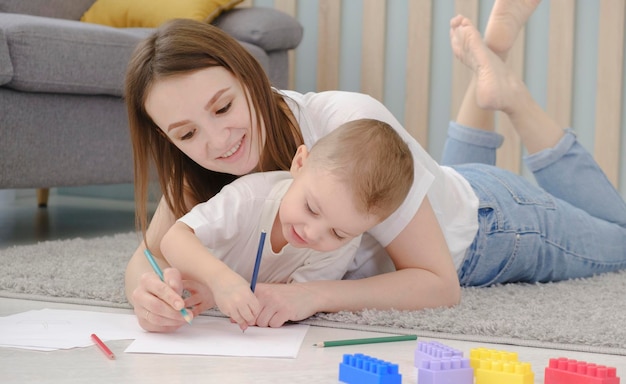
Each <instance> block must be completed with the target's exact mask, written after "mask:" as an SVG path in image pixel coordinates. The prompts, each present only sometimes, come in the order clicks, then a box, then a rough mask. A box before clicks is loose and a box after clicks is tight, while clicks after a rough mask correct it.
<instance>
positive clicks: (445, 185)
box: [280, 91, 478, 276]
mask: <svg viewBox="0 0 626 384" xmlns="http://www.w3.org/2000/svg"><path fill="white" fill-rule="evenodd" d="M280 92H282V93H283V94H284V95H285V96H286V97H285V100H286V102H287V104H288V105H289V107H290V109H291V110H292V112H293V114H294V116H295V117H296V119H297V121H298V123H299V124H300V129H301V131H302V135H303V137H304V142H305V144H306V146H307V147H308V148H310V147H311V146H312V145H313V144H314V143H315V142H316V141H317V140H319V139H320V138H321V137H323V136H325V135H326V134H328V133H329V132H331V131H332V130H334V129H335V128H337V127H339V126H340V125H342V124H343V123H345V122H347V121H350V120H356V119H363V118H370V119H377V120H381V121H384V122H386V123H388V124H390V125H391V126H392V127H393V128H394V129H395V130H396V131H397V132H398V133H399V134H400V136H401V137H402V138H403V139H404V141H406V142H407V143H408V145H409V147H410V149H411V152H412V153H413V159H414V165H415V167H414V168H415V177H414V179H415V181H414V183H413V187H412V188H411V190H410V192H409V195H408V196H407V198H406V199H405V201H404V203H403V204H402V206H401V207H400V208H399V209H398V210H396V212H395V213H393V214H392V215H391V216H390V217H389V218H387V219H386V220H385V221H384V222H382V223H380V224H379V225H377V226H376V227H374V228H373V229H371V230H370V231H369V233H370V234H371V235H372V236H373V237H374V238H375V239H376V240H377V241H378V242H379V243H380V245H382V246H383V247H386V246H387V245H389V243H391V241H392V240H393V239H394V238H395V237H396V236H397V235H398V234H400V232H401V231H402V230H403V229H404V228H405V227H406V225H407V224H408V223H409V221H410V220H411V219H412V218H413V216H414V215H415V213H416V212H417V209H418V208H419V206H420V205H421V204H422V201H423V200H424V197H425V196H428V199H429V201H430V203H431V205H432V207H433V210H434V212H435V214H436V215H437V219H438V220H439V224H440V225H441V228H442V230H443V234H444V236H445V238H446V242H447V244H448V248H449V249H450V253H451V255H452V258H453V261H454V264H455V266H456V267H457V269H458V268H459V266H460V265H461V262H462V261H463V257H464V256H465V251H466V249H467V248H468V247H469V245H470V244H471V243H472V241H473V240H474V237H475V236H476V232H477V230H478V218H477V211H478V198H477V197H476V194H475V193H474V190H473V189H472V187H471V186H470V185H469V183H468V182H467V180H465V179H464V178H463V177H462V176H461V175H460V174H459V173H458V172H456V171H455V170H454V169H452V168H449V167H445V166H440V165H439V164H437V162H435V161H434V160H433V158H432V157H431V156H430V155H429V154H428V153H427V152H426V151H425V150H424V149H423V148H422V147H421V146H420V145H419V143H418V142H417V141H416V140H415V139H414V138H413V137H412V136H411V135H410V134H409V133H408V132H407V131H406V130H405V129H404V128H403V127H402V125H401V124H400V123H399V122H398V121H397V120H396V118H395V117H394V116H393V115H392V114H391V112H389V110H388V109H387V108H386V107H385V106H384V105H382V103H380V102H379V101H377V100H376V99H374V98H372V97H370V96H368V95H365V94H360V93H352V92H344V91H328V92H319V93H306V94H301V93H298V92H294V91H280ZM364 243H365V242H364ZM370 244H371V243H370ZM359 253H360V255H361V254H362V255H364V256H363V257H365V258H367V257H371V256H372V255H373V254H377V253H379V250H374V249H368V250H363V249H362V250H359ZM360 255H359V256H358V258H361V256H360ZM366 262H367V260H361V261H358V260H357V261H356V264H359V265H360V264H363V263H366ZM354 268H358V265H353V266H352V267H351V269H354ZM361 276H363V274H361Z"/></svg>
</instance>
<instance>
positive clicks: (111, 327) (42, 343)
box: [0, 309, 145, 350]
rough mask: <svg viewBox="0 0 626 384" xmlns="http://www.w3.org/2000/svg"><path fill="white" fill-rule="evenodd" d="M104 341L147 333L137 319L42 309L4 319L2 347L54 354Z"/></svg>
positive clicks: (0, 330) (0, 326)
mask: <svg viewBox="0 0 626 384" xmlns="http://www.w3.org/2000/svg"><path fill="white" fill-rule="evenodd" d="M92 333H95V334H96V335H98V337H100V339H102V340H103V341H107V340H125V339H135V338H137V337H138V336H140V335H142V334H144V333H145V332H144V331H143V330H142V329H141V327H139V325H138V324H137V319H136V318H135V316H134V315H129V314H120V313H105V312H90V311H70V310H58V309H41V310H33V311H28V312H22V313H18V314H15V315H11V316H5V317H0V345H3V346H10V347H13V348H26V349H39V350H54V349H68V348H76V347H87V346H90V345H93V341H91V338H90V335H91V334H92Z"/></svg>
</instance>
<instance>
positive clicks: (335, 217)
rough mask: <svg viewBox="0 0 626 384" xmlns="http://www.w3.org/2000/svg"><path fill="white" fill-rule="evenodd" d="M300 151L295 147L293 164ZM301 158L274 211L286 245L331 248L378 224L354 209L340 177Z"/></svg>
mask: <svg viewBox="0 0 626 384" xmlns="http://www.w3.org/2000/svg"><path fill="white" fill-rule="evenodd" d="M301 148H303V147H301ZM300 154H301V152H300V150H299V151H298V154H296V159H294V164H296V162H297V161H298V160H297V157H298V156H299V155H300ZM305 158H306V156H304V158H303V159H302V160H303V162H302V163H300V165H294V166H292V169H291V173H292V175H293V178H294V180H293V183H292V184H291V186H290V187H289V189H288V190H287V193H285V196H284V197H283V199H282V202H281V204H280V209H279V213H278V214H279V218H280V222H281V228H282V233H283V236H284V237H285V240H287V242H288V243H289V244H291V245H292V246H294V247H296V248H311V249H314V250H316V251H322V252H327V251H332V250H335V249H337V248H339V247H341V246H343V245H344V244H346V243H348V242H350V240H352V239H353V238H354V237H356V236H359V235H361V234H362V233H363V232H365V231H367V230H369V229H370V228H372V227H373V226H375V225H376V224H378V223H379V220H378V219H377V218H376V217H374V216H370V215H366V214H363V213H361V212H359V211H357V209H356V208H355V205H354V202H353V196H352V191H350V190H348V188H347V187H346V184H345V183H344V182H343V181H342V180H340V179H338V178H337V177H336V176H335V175H333V174H332V173H330V172H329V171H326V170H323V169H319V168H316V167H311V166H307V165H306V164H305V162H306V159H305Z"/></svg>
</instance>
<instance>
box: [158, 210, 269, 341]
mask: <svg viewBox="0 0 626 384" xmlns="http://www.w3.org/2000/svg"><path fill="white" fill-rule="evenodd" d="M161 252H163V256H164V257H165V259H166V260H167V261H168V262H169V263H170V265H171V266H173V267H175V268H177V269H179V270H180V271H181V273H182V274H183V275H186V276H188V277H189V278H191V279H193V280H196V281H199V282H202V283H204V284H206V285H207V286H208V287H209V288H210V289H211V291H212V293H213V297H214V299H215V303H216V305H217V306H218V307H219V309H220V311H221V312H222V313H224V314H225V315H227V316H229V317H230V318H231V319H233V320H234V321H235V322H236V323H237V324H239V326H240V328H241V329H245V328H247V326H248V325H252V324H254V323H255V320H256V316H257V314H258V312H259V308H260V305H259V302H258V300H257V298H256V296H255V295H254V294H253V293H252V291H251V290H250V286H249V283H248V282H247V281H246V280H245V279H244V278H242V277H241V276H239V275H238V274H237V273H235V272H234V271H233V270H231V269H230V268H229V267H228V266H227V265H226V264H225V263H223V262H222V261H221V260H219V259H217V258H216V257H214V256H213V255H212V254H211V253H210V252H209V251H208V250H207V249H206V248H205V246H204V245H203V244H202V243H201V242H200V240H199V239H198V237H197V236H196V235H195V234H194V232H193V230H192V229H191V228H190V227H189V226H187V225H186V224H184V223H183V222H180V221H178V222H176V223H175V224H174V225H173V226H172V227H171V228H170V229H169V230H168V232H167V233H166V234H165V236H163V240H162V241H161Z"/></svg>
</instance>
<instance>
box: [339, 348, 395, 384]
mask: <svg viewBox="0 0 626 384" xmlns="http://www.w3.org/2000/svg"><path fill="white" fill-rule="evenodd" d="M339 381H341V382H343V383H348V384H400V383H401V382H402V375H401V374H400V373H399V372H398V364H392V363H389V362H387V361H383V360H379V359H376V358H374V357H371V356H367V355H364V354H362V353H356V354H354V355H349V354H345V355H343V362H341V363H340V364H339Z"/></svg>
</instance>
